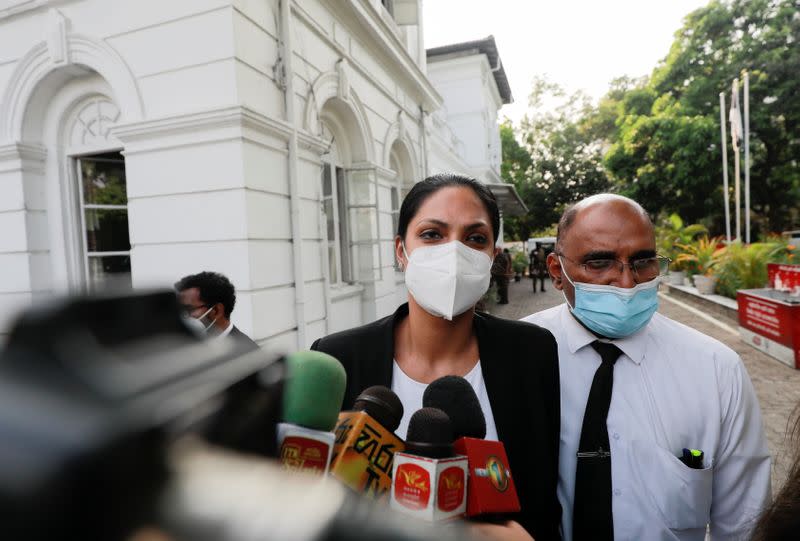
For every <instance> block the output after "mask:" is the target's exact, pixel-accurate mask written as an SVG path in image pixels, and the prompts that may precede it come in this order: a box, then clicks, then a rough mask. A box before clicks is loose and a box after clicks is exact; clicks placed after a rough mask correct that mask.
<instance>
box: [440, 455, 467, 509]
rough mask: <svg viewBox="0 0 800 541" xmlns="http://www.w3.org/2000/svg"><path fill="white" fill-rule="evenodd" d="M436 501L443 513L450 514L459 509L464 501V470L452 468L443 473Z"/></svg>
mask: <svg viewBox="0 0 800 541" xmlns="http://www.w3.org/2000/svg"><path fill="white" fill-rule="evenodd" d="M436 501H437V503H438V505H439V509H440V510H441V511H444V512H450V511H454V510H456V509H458V506H459V505H461V503H462V502H463V501H464V470H463V469H462V468H459V467H456V466H452V467H450V468H447V469H446V470H444V471H443V472H442V473H441V475H440V477H439V491H438V497H437V498H436Z"/></svg>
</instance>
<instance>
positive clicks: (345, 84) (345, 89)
mask: <svg viewBox="0 0 800 541" xmlns="http://www.w3.org/2000/svg"><path fill="white" fill-rule="evenodd" d="M336 74H337V75H338V76H339V80H338V83H339V84H338V86H337V90H336V95H337V97H338V98H339V99H340V100H342V101H349V100H350V65H349V64H348V63H347V59H346V58H342V59H341V60H339V62H337V64H336Z"/></svg>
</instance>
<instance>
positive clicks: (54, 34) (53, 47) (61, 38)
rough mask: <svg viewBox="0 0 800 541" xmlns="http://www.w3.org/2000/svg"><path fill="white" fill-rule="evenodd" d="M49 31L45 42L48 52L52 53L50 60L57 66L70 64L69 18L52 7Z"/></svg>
mask: <svg viewBox="0 0 800 541" xmlns="http://www.w3.org/2000/svg"><path fill="white" fill-rule="evenodd" d="M47 19H48V20H47V32H46V34H45V42H46V43H47V52H49V53H50V60H52V61H53V64H54V65H56V66H61V65H67V64H69V41H68V40H67V32H68V26H69V20H68V19H67V18H66V17H64V15H62V14H61V12H60V11H58V10H57V9H55V8H51V9H50V11H49V12H48V14H47Z"/></svg>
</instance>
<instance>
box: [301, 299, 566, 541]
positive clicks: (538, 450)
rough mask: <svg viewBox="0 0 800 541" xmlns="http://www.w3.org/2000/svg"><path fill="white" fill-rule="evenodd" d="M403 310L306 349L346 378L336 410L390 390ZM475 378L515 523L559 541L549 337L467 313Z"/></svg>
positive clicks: (555, 401) (554, 369) (556, 421)
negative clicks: (509, 484) (507, 481)
mask: <svg viewBox="0 0 800 541" xmlns="http://www.w3.org/2000/svg"><path fill="white" fill-rule="evenodd" d="M407 316H408V304H404V305H402V306H401V307H400V308H398V309H397V311H396V312H395V313H394V314H392V315H390V316H388V317H385V318H383V319H380V320H378V321H376V322H374V323H370V324H368V325H364V326H362V327H357V328H355V329H350V330H347V331H343V332H339V333H336V334H332V335H330V336H326V337H325V338H321V339H319V340H317V341H316V342H314V344H313V345H312V346H311V349H315V350H319V351H324V352H325V353H328V354H330V355H333V356H334V357H336V358H337V359H339V360H340V361H341V362H342V364H343V365H344V368H345V370H346V371H347V390H346V391H345V397H344V408H349V407H351V406H352V404H353V402H354V400H355V398H356V396H357V395H358V394H359V393H360V392H361V391H362V390H364V389H365V388H367V387H369V386H371V385H385V386H386V387H391V384H392V361H393V360H394V326H395V324H396V322H398V321H401V320H402V319H403V318H405V317H407ZM473 321H474V323H473V326H474V329H475V333H476V335H477V338H478V350H479V353H480V359H481V370H482V372H483V379H484V382H485V384H486V391H487V394H488V395H489V402H490V404H491V406H492V414H493V416H494V421H495V425H496V426H497V434H498V436H499V438H500V440H501V441H502V442H503V444H504V445H505V448H506V453H507V454H508V460H509V463H510V464H509V465H510V468H511V474H512V475H513V476H514V483H515V484H516V487H517V493H518V495H519V499H520V504H521V507H522V510H521V512H520V513H519V514H517V515H516V516H513V517H511V518H513V519H515V520H517V521H518V522H519V523H520V524H522V526H523V527H524V528H525V529H526V530H528V532H529V533H530V534H531V535H533V537H534V538H535V539H536V540H537V541H546V540H549V539H561V534H560V524H561V505H560V504H559V503H558V497H557V495H556V486H557V484H558V446H559V437H560V435H559V430H560V415H561V407H560V396H559V376H558V350H557V348H556V341H555V339H554V338H553V335H552V334H550V332H549V331H547V330H545V329H543V328H541V327H538V326H536V325H532V324H530V323H524V322H521V321H510V320H505V319H500V318H497V317H494V316H491V315H489V314H485V313H482V312H476V313H475V319H474V320H473Z"/></svg>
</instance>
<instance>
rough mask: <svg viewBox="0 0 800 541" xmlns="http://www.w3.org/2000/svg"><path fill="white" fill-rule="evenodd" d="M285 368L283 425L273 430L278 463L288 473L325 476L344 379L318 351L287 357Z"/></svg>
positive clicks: (335, 362) (338, 368)
mask: <svg viewBox="0 0 800 541" xmlns="http://www.w3.org/2000/svg"><path fill="white" fill-rule="evenodd" d="M286 366H287V372H288V380H287V381H286V383H285V386H284V392H283V422H282V423H278V427H277V435H278V447H279V448H280V455H279V460H280V461H281V463H282V464H283V466H284V468H286V469H289V470H302V471H310V472H314V473H322V474H325V473H327V472H328V467H329V465H330V460H331V452H332V451H333V442H334V439H335V436H334V434H333V432H332V430H333V427H334V426H336V418H337V417H338V414H339V410H340V409H341V407H342V400H343V399H344V391H345V384H346V382H347V375H346V374H345V371H344V367H343V366H342V364H341V363H340V362H339V361H338V360H336V359H335V358H334V357H331V356H330V355H328V354H327V353H322V352H321V351H299V352H297V353H294V354H292V355H289V356H288V357H287V358H286Z"/></svg>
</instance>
